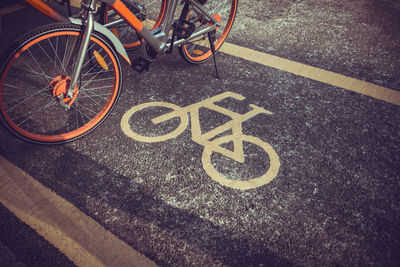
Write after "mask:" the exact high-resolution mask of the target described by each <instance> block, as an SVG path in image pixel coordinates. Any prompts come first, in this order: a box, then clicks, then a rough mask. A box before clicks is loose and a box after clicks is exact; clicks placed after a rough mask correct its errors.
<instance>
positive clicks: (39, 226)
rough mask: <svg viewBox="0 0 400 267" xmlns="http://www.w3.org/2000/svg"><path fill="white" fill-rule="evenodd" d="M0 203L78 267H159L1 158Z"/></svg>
mask: <svg viewBox="0 0 400 267" xmlns="http://www.w3.org/2000/svg"><path fill="white" fill-rule="evenodd" d="M0 203H1V204H2V205H4V206H5V207H6V208H7V209H9V210H10V211H11V212H12V213H13V214H14V215H15V216H16V217H18V218H19V219H20V220H21V221H23V222H24V223H26V224H27V225H29V226H30V227H31V228H32V229H34V230H35V231H36V232H37V233H38V234H39V235H41V236H42V237H44V238H45V239H46V240H48V241H49V242H50V243H51V244H53V245H54V246H55V247H57V248H58V249H59V250H60V251H61V252H63V253H64V254H65V255H66V256H67V257H68V258H69V259H70V260H71V261H72V262H74V263H75V264H76V265H78V266H96V267H97V266H127V267H128V266H156V264H155V263H154V262H152V261H151V260H149V259H148V258H146V257H145V256H144V255H143V254H141V253H139V252H138V251H136V250H134V249H133V248H131V247H130V246H129V245H128V244H126V243H125V242H123V241H121V240H120V239H118V238H117V237H115V236H114V235H113V234H112V233H111V232H109V231H107V230H106V229H104V228H103V227H102V226H101V225H100V224H98V223H97V222H96V221H94V220H93V219H91V218H90V217H88V216H87V215H85V214H84V213H82V212H81V211H80V210H79V209H78V208H76V207H75V206H73V205H72V204H71V203H69V202H67V201H66V200H65V199H63V198H61V197H59V196H58V195H57V194H56V193H54V192H53V191H51V190H49V189H48V188H47V187H45V186H43V185H41V184H40V183H39V182H37V181H36V180H35V179H34V178H32V177H31V176H29V175H28V174H27V173H25V172H24V171H23V170H21V169H19V168H18V167H16V166H15V165H13V164H11V163H10V162H8V161H7V160H6V159H4V158H3V157H1V156H0Z"/></svg>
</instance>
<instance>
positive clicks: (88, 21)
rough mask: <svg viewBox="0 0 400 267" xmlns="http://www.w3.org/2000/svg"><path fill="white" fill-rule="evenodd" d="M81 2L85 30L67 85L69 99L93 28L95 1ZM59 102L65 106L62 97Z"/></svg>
mask: <svg viewBox="0 0 400 267" xmlns="http://www.w3.org/2000/svg"><path fill="white" fill-rule="evenodd" d="M83 2H84V1H82V9H84V10H85V11H86V12H83V13H82V14H84V15H85V16H86V17H85V18H83V19H82V20H83V21H84V26H85V31H84V33H83V36H82V41H81V43H80V46H79V51H78V55H77V61H76V64H75V68H74V72H73V74H72V81H71V83H70V85H69V88H68V91H67V95H66V96H65V97H66V98H71V99H73V93H74V89H75V87H76V84H77V83H78V79H79V77H80V74H81V70H82V65H83V61H84V60H85V56H86V51H87V49H88V46H89V40H90V36H91V35H92V32H93V28H94V13H95V11H96V1H94V0H92V1H90V3H89V4H88V5H85V4H84V3H83ZM72 49H73V48H72ZM62 98H64V97H62ZM60 103H61V104H62V105H63V106H65V103H64V102H63V101H62V99H60ZM68 107H69V106H68Z"/></svg>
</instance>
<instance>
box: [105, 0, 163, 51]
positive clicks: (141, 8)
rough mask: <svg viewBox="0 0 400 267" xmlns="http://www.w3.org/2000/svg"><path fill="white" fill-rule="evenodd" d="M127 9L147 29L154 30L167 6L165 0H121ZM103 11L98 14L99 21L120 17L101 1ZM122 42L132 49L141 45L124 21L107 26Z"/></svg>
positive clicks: (133, 31) (110, 20) (106, 21)
mask: <svg viewBox="0 0 400 267" xmlns="http://www.w3.org/2000/svg"><path fill="white" fill-rule="evenodd" d="M122 2H123V3H124V4H125V5H126V6H127V7H128V9H129V10H130V11H131V12H132V13H133V14H135V16H136V17H137V18H138V19H139V20H140V21H141V22H142V23H143V25H144V27H146V28H147V29H148V30H150V31H151V30H154V29H156V28H157V27H159V26H160V25H161V22H162V20H163V18H164V14H165V10H166V8H167V0H151V1H143V0H136V1H134V0H122ZM102 10H104V11H103V12H101V14H100V16H101V17H100V21H99V22H100V23H102V24H104V25H106V24H107V23H111V22H113V21H116V20H119V19H120V18H121V17H120V16H119V15H118V14H117V13H116V12H115V11H114V10H113V9H111V7H110V6H109V5H106V4H105V3H103V6H102ZM108 28H109V29H110V30H111V31H112V32H113V33H114V34H115V35H116V36H117V37H118V38H119V39H120V41H121V42H122V44H123V45H124V47H125V48H126V49H133V48H136V47H139V46H140V45H141V42H140V40H138V38H137V35H136V32H135V30H134V29H133V28H132V27H131V26H130V25H129V24H127V23H126V22H125V21H121V22H119V23H117V24H116V25H114V26H110V27H108Z"/></svg>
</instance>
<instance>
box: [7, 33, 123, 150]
mask: <svg viewBox="0 0 400 267" xmlns="http://www.w3.org/2000/svg"><path fill="white" fill-rule="evenodd" d="M78 35H79V32H78V31H68V30H66V31H58V32H51V33H45V34H43V35H42V36H41V37H39V38H36V39H31V40H29V41H28V42H27V43H26V44H25V45H24V46H22V47H21V48H20V49H19V50H18V51H17V52H16V53H15V54H14V56H13V57H12V58H11V59H10V60H9V62H8V64H7V66H6V67H5V69H4V71H3V73H2V77H1V85H0V110H1V114H2V118H3V120H4V121H5V122H6V125H7V126H8V127H9V128H11V130H12V131H14V132H15V133H17V134H18V135H19V136H21V137H23V138H25V139H28V140H30V141H34V142H39V143H59V142H66V141H68V140H73V139H75V138H77V137H79V136H81V135H83V134H85V133H86V132H88V131H89V130H91V129H93V128H94V127H95V126H96V125H98V124H99V123H100V122H101V121H102V120H103V119H104V118H105V117H106V115H107V114H108V112H109V111H110V109H111V108H112V107H113V105H114V103H115V100H116V98H117V96H118V92H119V82H120V70H119V64H118V63H117V61H116V59H115V56H114V55H113V53H112V52H111V50H110V49H109V48H108V47H107V46H106V45H105V44H104V43H103V42H102V41H100V40H99V39H98V38H97V37H94V36H92V37H91V39H90V40H91V42H90V44H89V47H91V49H92V50H93V48H97V50H98V51H99V53H101V54H102V55H103V56H102V57H103V58H106V60H107V62H108V65H109V67H110V69H109V70H108V71H107V72H106V71H104V69H102V68H101V67H100V66H96V63H93V62H96V61H93V58H94V56H93V57H92V58H90V57H89V56H87V58H85V62H84V66H83V69H82V70H83V71H86V73H83V72H82V73H83V74H82V75H81V80H80V83H81V86H79V89H78V86H77V87H75V90H74V93H73V98H72V99H64V104H67V105H68V106H70V107H71V109H70V110H69V111H66V110H65V108H64V107H62V106H61V104H59V101H58V100H57V98H56V97H57V96H58V95H60V94H65V93H66V86H67V85H66V84H67V83H68V82H69V80H70V75H65V74H60V71H59V72H58V73H57V70H55V69H54V70H52V69H51V67H52V66H56V65H57V63H58V61H61V56H59V57H58V55H59V54H60V55H61V54H62V53H61V50H62V49H61V47H63V46H65V47H67V46H68V44H63V42H62V41H63V39H64V38H65V39H68V38H70V39H68V40H72V39H73V38H77V36H78ZM76 46H78V45H76ZM58 48H60V50H59V49H58ZM51 50H53V52H54V51H56V52H54V55H52V53H51ZM66 50H67V49H65V51H66ZM97 50H96V51H97ZM38 51H41V52H42V54H41V55H40V56H39V55H32V54H35V53H38ZM65 51H64V55H65ZM46 57H47V58H46ZM71 58H74V55H72V57H71ZM45 59H46V60H47V61H49V62H50V63H48V64H45V63H43V62H45V61H44V60H45ZM51 59H53V60H54V62H51ZM90 61H93V62H92V63H90ZM36 63H37V65H35V64H36ZM91 64H92V65H91ZM61 65H62V64H60V66H57V67H59V68H60V69H63V70H64V71H67V69H68V68H69V67H70V68H72V66H70V65H68V66H64V67H61ZM71 65H72V64H71ZM97 65H99V64H98V63H97ZM32 66H34V67H36V68H35V69H33V68H34V67H32ZM57 67H56V68H57ZM88 69H89V70H88ZM96 69H97V70H96ZM36 70H37V71H36ZM68 71H69V72H70V70H68ZM21 73H23V75H20V74H21ZM17 79H18V81H17ZM100 83H101V84H103V87H102V88H101V87H100V86H99V84H100ZM78 94H79V96H78ZM90 101H91V102H93V103H90Z"/></svg>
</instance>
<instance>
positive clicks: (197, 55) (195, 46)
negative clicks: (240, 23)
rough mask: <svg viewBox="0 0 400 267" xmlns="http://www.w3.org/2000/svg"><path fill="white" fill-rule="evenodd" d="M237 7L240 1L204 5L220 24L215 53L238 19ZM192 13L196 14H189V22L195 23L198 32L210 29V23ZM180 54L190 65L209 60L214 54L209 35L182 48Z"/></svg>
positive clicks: (210, 0)
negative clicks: (236, 18)
mask: <svg viewBox="0 0 400 267" xmlns="http://www.w3.org/2000/svg"><path fill="white" fill-rule="evenodd" d="M237 7H238V0H219V1H218V0H208V1H206V3H205V4H204V8H205V9H206V10H207V11H208V12H209V13H210V14H212V15H213V16H214V17H215V18H216V19H217V20H218V21H219V22H220V25H219V27H217V29H216V32H215V41H214V46H215V51H218V49H219V48H220V47H221V45H222V43H223V42H224V41H225V39H226V37H227V36H228V34H229V32H230V30H231V28H232V25H233V22H234V20H235V17H236V11H237ZM192 13H194V12H191V11H190V12H189V14H188V15H187V20H189V21H194V22H195V27H196V31H199V30H201V29H203V28H206V27H208V25H209V23H208V22H204V20H202V19H199V18H196V16H194V14H192ZM179 52H180V54H181V56H182V58H183V59H184V60H186V61H187V62H189V63H193V64H200V63H204V62H206V61H207V60H209V59H210V58H211V56H212V52H211V48H210V42H209V40H208V35H207V33H205V34H204V35H202V36H199V37H197V38H195V39H193V40H191V41H190V42H188V43H186V44H183V45H182V46H180V47H179Z"/></svg>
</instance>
